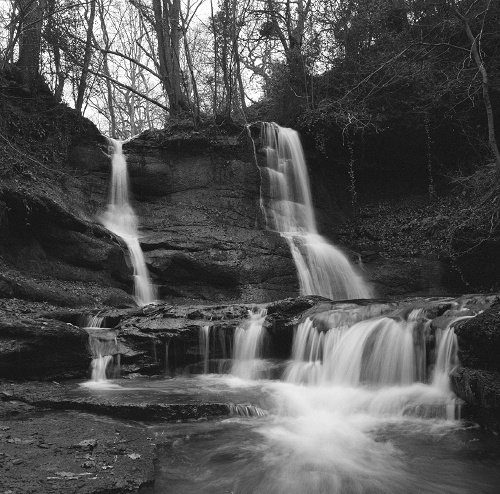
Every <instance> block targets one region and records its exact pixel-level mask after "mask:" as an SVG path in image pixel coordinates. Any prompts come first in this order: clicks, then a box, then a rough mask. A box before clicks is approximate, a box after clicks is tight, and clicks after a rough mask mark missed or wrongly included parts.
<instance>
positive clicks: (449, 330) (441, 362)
mask: <svg viewBox="0 0 500 494" xmlns="http://www.w3.org/2000/svg"><path fill="white" fill-rule="evenodd" d="M471 317H472V316H462V317H457V318H456V319H452V320H451V321H450V323H449V324H448V325H447V326H446V327H445V328H444V329H437V330H436V348H437V357H436V366H435V368H434V376H433V379H432V384H433V386H436V387H437V388H439V389H441V390H442V391H443V392H445V393H449V392H450V380H449V378H448V376H449V375H450V373H451V372H453V370H454V369H455V368H456V367H458V366H459V365H460V361H459V360H458V355H457V350H458V342H457V336H456V334H455V331H454V329H453V326H454V325H455V324H456V323H457V322H458V321H461V320H463V319H470V318H471Z"/></svg>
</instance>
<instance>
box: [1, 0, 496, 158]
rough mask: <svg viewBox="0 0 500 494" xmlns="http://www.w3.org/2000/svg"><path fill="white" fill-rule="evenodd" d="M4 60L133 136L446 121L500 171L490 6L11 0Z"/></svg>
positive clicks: (477, 1)
mask: <svg viewBox="0 0 500 494" xmlns="http://www.w3.org/2000/svg"><path fill="white" fill-rule="evenodd" d="M0 16H1V17H0V22H1V24H2V28H3V29H2V35H1V39H0V62H1V64H2V66H3V67H4V68H5V67H6V66H8V65H9V64H11V65H12V64H15V65H17V67H18V68H19V70H20V71H21V74H22V82H23V84H25V85H26V86H29V87H34V86H36V84H38V83H39V82H40V80H42V81H43V82H44V83H45V84H47V85H48V87H49V88H50V91H51V92H52V94H53V95H54V97H55V98H56V99H57V100H58V101H65V102H66V103H68V104H69V105H70V106H72V107H74V108H76V109H77V110H78V111H80V112H81V113H82V114H84V115H85V116H88V117H90V118H92V119H93V120H94V121H95V122H96V123H97V124H98V125H99V127H100V128H101V130H102V131H103V132H106V133H108V134H109V135H112V136H115V137H121V138H126V137H129V136H130V135H134V134H137V133H139V132H141V131H142V130H144V129H146V128H151V127H162V126H164V125H165V122H166V121H167V120H168V119H171V118H179V117H180V118H190V119H192V120H193V122H194V123H195V125H196V124H197V123H198V122H199V121H200V120H203V119H207V118H208V119H213V120H215V121H217V122H232V121H236V122H248V121H251V120H252V119H256V118H257V119H258V118H262V119H269V120H276V121H278V122H279V123H282V124H285V125H294V126H299V127H300V128H303V129H308V130H309V131H310V132H314V133H315V135H316V140H317V145H318V146H319V148H320V149H323V150H324V152H325V154H326V155H328V146H329V145H332V143H333V144H334V140H333V141H332V139H331V138H330V137H329V136H330V135H331V134H332V133H333V134H335V133H336V132H338V131H339V130H340V131H341V133H342V134H343V135H345V133H346V132H347V133H351V134H357V133H359V132H360V131H363V132H381V131H384V130H386V129H387V128H389V127H391V126H397V127H400V126H401V125H403V126H405V127H407V128H408V129H413V130H415V129H419V128H425V127H426V126H427V127H428V126H429V125H430V123H431V122H433V125H434V127H436V130H438V131H439V128H442V127H443V126H444V125H445V124H446V125H448V126H449V128H448V132H450V129H452V130H453V132H454V133H455V134H456V133H458V134H460V135H461V136H466V138H467V139H468V140H469V142H470V145H471V146H472V147H473V148H474V152H477V153H479V154H482V155H484V149H481V148H483V147H484V146H487V148H488V150H487V153H486V154H488V155H489V156H490V157H492V158H493V159H494V161H495V162H496V164H497V166H500V155H499V153H498V148H497V145H496V140H495V130H494V119H495V111H497V110H495V109H496V108H498V106H499V101H498V100H499V93H500V91H499V89H500V88H499V84H500V83H499V72H500V69H499V64H500V56H499V55H500V54H499V50H500V28H499V26H500V5H499V2H497V1H492V0H436V1H432V2H430V1H428V0H318V1H314V2H313V1H312V0H295V1H290V0H281V1H277V0H244V1H237V0H4V1H3V2H2V4H1V11H0Z"/></svg>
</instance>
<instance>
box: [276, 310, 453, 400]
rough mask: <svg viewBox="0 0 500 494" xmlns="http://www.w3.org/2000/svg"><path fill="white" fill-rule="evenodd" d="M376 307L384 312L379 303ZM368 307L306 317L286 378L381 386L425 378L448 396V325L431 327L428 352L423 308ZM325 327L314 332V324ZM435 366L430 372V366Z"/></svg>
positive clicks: (427, 322) (450, 344)
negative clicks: (386, 311) (433, 338)
mask: <svg viewBox="0 0 500 494" xmlns="http://www.w3.org/2000/svg"><path fill="white" fill-rule="evenodd" d="M379 310H383V306H381V307H380V309H379ZM373 314H374V311H373V309H372V310H369V307H367V308H358V309H345V308H340V309H338V310H331V311H328V314H327V316H325V315H324V314H321V313H320V314H316V315H315V316H313V317H307V318H306V319H305V320H304V321H302V322H301V323H300V324H299V325H298V326H297V329H296V332H295V336H294V342H293V348H292V360H291V362H290V363H289V364H288V366H287V370H286V372H285V380H286V381H288V382H291V383H296V384H311V385H334V386H347V387H359V386H369V387H375V388H384V387H391V386H410V385H412V384H413V383H418V382H421V383H426V382H429V383H430V384H431V386H432V387H433V388H435V389H436V390H437V391H439V392H442V393H445V394H450V393H451V390H450V385H449V374H450V373H451V372H452V370H453V369H454V368H455V366H456V365H458V357H457V344H456V336H455V334H454V332H453V329H452V327H451V326H452V325H453V323H455V322H456V321H458V320H460V319H462V317H457V318H453V319H452V322H451V323H450V324H449V326H448V327H447V328H446V329H444V330H441V329H437V330H436V344H435V351H434V352H433V353H432V354H428V353H427V350H426V346H427V344H426V343H427V339H428V338H427V337H428V336H429V333H430V331H431V330H430V320H428V319H427V318H426V314H425V309H423V308H417V309H413V310H410V311H407V313H406V315H405V316H404V317H402V316H401V315H394V314H393V315H378V316H376V317H373ZM326 321H328V323H329V326H330V327H329V328H328V329H327V330H326V331H318V329H317V326H318V325H321V326H323V327H324V325H325V322H326ZM432 368H433V369H434V371H433V375H432V376H431V375H429V369H432Z"/></svg>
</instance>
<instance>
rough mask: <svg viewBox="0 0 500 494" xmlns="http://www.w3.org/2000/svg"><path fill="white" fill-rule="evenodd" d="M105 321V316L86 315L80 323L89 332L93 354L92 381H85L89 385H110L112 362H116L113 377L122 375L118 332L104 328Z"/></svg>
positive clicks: (91, 352)
mask: <svg viewBox="0 0 500 494" xmlns="http://www.w3.org/2000/svg"><path fill="white" fill-rule="evenodd" d="M103 323H104V318H103V317H100V316H86V317H83V318H82V321H81V324H80V325H81V327H82V328H83V329H85V330H86V331H87V333H88V334H89V349H90V354H91V355H92V362H91V364H90V367H91V369H92V371H91V377H90V381H89V382H87V383H84V385H85V386H87V387H109V385H110V383H109V381H108V373H109V372H110V371H109V367H110V366H111V364H112V363H114V368H113V370H112V371H111V373H112V374H113V377H119V375H120V354H119V352H118V350H119V349H118V340H117V337H116V332H115V331H112V330H110V329H108V328H103V327H102V324H103ZM115 357H116V359H115Z"/></svg>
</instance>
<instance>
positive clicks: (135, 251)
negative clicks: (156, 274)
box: [101, 139, 157, 305]
mask: <svg viewBox="0 0 500 494" xmlns="http://www.w3.org/2000/svg"><path fill="white" fill-rule="evenodd" d="M109 142H110V144H111V146H112V147H113V155H112V157H111V190H110V197H109V204H108V207H107V209H106V211H105V213H104V214H103V215H102V217H101V222H102V224H103V225H104V226H105V227H106V228H107V229H108V230H109V231H111V232H113V233H114V234H115V235H117V236H118V237H120V238H121V239H122V240H123V241H124V242H125V244H126V246H127V248H128V251H129V253H130V259H131V261H132V266H133V268H134V297H135V300H136V302H137V304H138V305H147V304H150V303H152V302H154V301H155V300H156V298H157V297H156V289H155V287H154V286H153V285H152V283H151V279H150V277H149V272H148V268H147V266H146V261H145V260H144V254H143V252H142V249H141V246H140V244H139V232H138V227H137V216H136V215H135V212H134V210H133V209H132V206H131V205H130V203H129V186H128V172H127V162H126V160H125V156H124V155H123V153H122V143H121V142H120V141H116V140H114V139H109Z"/></svg>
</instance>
